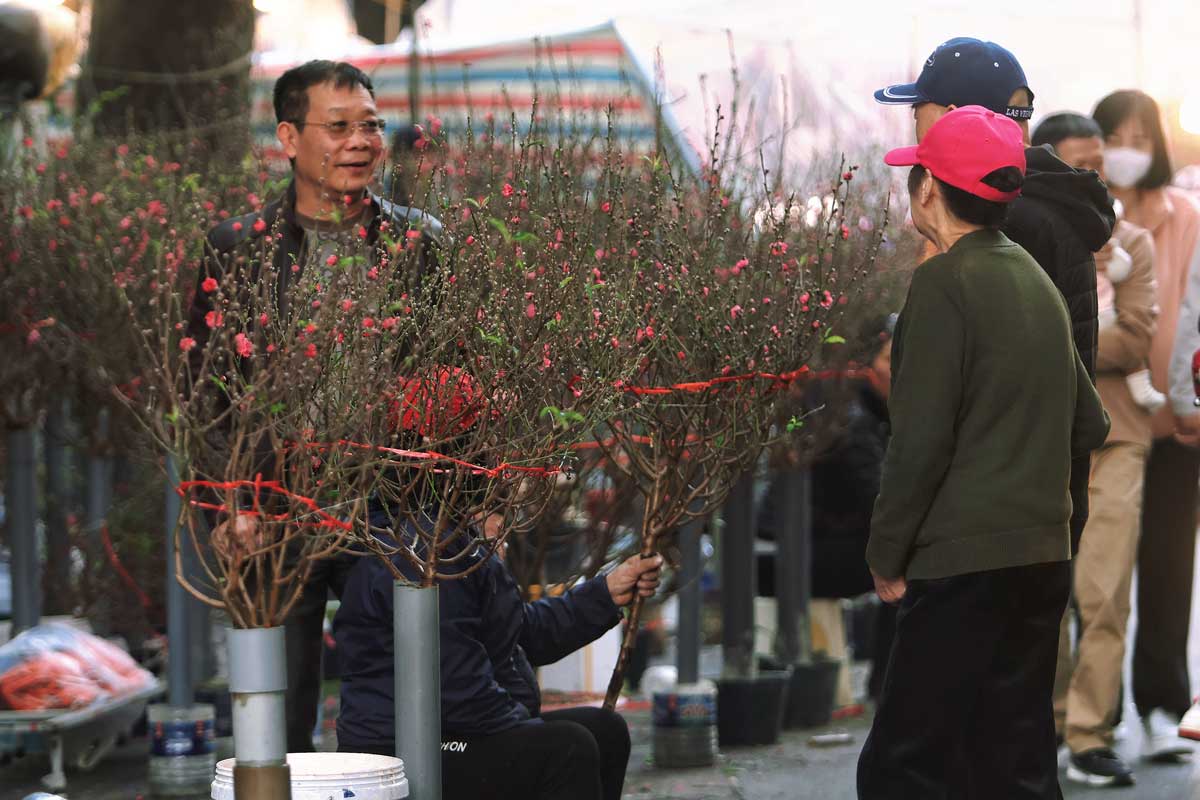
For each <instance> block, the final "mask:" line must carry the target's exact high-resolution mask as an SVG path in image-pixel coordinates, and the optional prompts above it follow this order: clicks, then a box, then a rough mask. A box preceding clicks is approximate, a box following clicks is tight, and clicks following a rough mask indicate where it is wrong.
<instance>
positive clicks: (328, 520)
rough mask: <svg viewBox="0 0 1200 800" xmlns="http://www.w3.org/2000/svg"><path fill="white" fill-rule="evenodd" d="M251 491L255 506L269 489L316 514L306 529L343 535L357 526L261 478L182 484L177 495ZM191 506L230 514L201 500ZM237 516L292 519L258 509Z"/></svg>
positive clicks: (315, 503) (278, 484)
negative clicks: (196, 491)
mask: <svg viewBox="0 0 1200 800" xmlns="http://www.w3.org/2000/svg"><path fill="white" fill-rule="evenodd" d="M248 487H253V489H254V504H255V505H256V506H257V505H258V493H259V492H260V491H261V490H263V489H266V490H267V491H268V492H273V493H275V494H279V495H283V496H284V497H286V498H288V499H289V500H295V501H296V502H298V503H300V504H301V505H302V506H305V507H306V508H308V510H309V511H311V512H312V513H313V514H315V515H316V516H317V520H316V521H315V522H305V523H302V524H304V525H307V526H311V527H314V528H336V529H338V530H343V531H350V530H353V529H354V526H353V525H351V524H350V523H349V522H344V521H342V520H340V519H338V518H337V517H334V516H331V515H330V514H328V513H327V512H326V511H325V510H324V509H322V508H321V507H320V506H319V505H317V501H316V500H314V499H312V498H311V497H305V496H304V495H302V494H296V493H295V492H291V491H288V490H287V489H286V488H284V486H283V484H281V483H280V482H279V481H264V480H263V479H262V478H255V479H254V480H252V481H180V482H179V487H178V488H177V489H176V490H175V491H177V492H178V493H179V495H180V496H181V497H184V496H186V494H187V492H188V491H189V490H190V489H193V488H204V489H215V490H217V491H229V490H231V489H245V488H248ZM188 503H189V504H191V505H192V506H193V507H195V508H205V509H208V510H210V511H228V510H229V509H228V508H227V507H226V506H225V505H224V504H223V503H222V504H217V503H206V502H204V501H202V500H189V501H188ZM238 515H239V516H244V517H262V518H264V519H269V520H273V521H276V522H280V521H283V520H285V519H288V518H289V517H290V516H291V515H290V514H287V513H283V514H266V513H264V512H262V511H260V510H258V509H255V510H241V509H239V510H238Z"/></svg>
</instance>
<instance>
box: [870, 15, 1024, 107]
mask: <svg viewBox="0 0 1200 800" xmlns="http://www.w3.org/2000/svg"><path fill="white" fill-rule="evenodd" d="M1022 89H1024V90H1025V94H1024V96H1023V98H1020V99H1023V100H1025V102H1024V104H1022V105H1014V104H1013V100H1014V96H1015V95H1016V94H1017V93H1018V92H1019V91H1020V90H1022ZM875 99H876V100H878V101H879V102H881V103H885V104H888V105H907V106H917V105H921V104H922V103H933V104H934V105H938V106H952V107H955V108H958V107H961V106H972V105H974V106H983V107H984V108H987V109H990V110H992V111H995V112H996V113H997V114H1004V115H1005V116H1007V117H1012V118H1013V119H1014V120H1016V121H1017V122H1021V121H1027V120H1029V119H1030V118H1031V117H1032V116H1033V92H1032V91H1030V89H1029V82H1028V81H1027V80H1026V79H1025V70H1023V69H1021V65H1020V63H1019V62H1018V61H1017V58H1016V56H1014V55H1013V54H1012V53H1010V52H1008V51H1007V50H1005V49H1004V48H1003V47H1001V46H1000V45H998V44H996V43H994V42H985V41H981V40H979V39H971V38H968V37H965V36H960V37H959V38H957V39H951V40H950V41H948V42H945V43H943V44H940V45H938V48H937V49H936V50H934V51H933V54H932V55H931V56H929V58H928V59H926V61H925V68H924V69H922V70H921V74H920V76H919V77H918V78H917V80H916V82H915V83H898V84H895V85H893V86H888V87H886V88H883V89H880V90H879V91H877V92H876V93H875Z"/></svg>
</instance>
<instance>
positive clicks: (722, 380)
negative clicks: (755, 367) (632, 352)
mask: <svg viewBox="0 0 1200 800" xmlns="http://www.w3.org/2000/svg"><path fill="white" fill-rule="evenodd" d="M862 374H863V373H862V371H861V370H855V369H849V370H833V369H831V370H826V371H824V372H815V373H814V372H813V371H812V370H810V369H809V368H808V367H807V366H804V367H801V368H800V369H797V370H792V371H791V372H784V373H779V374H777V373H774V372H747V373H744V374H742V375H722V376H720V377H719V378H711V379H709V380H706V381H691V382H689V383H676V384H672V385H671V386H630V385H628V384H625V383H619V384H618V385H617V388H618V389H624V390H625V391H627V392H629V393H630V394H640V395H665V394H674V393H675V392H703V391H707V390H709V389H712V388H715V387H717V386H720V385H722V384H726V383H739V382H742V381H753V380H766V381H771V383H773V384H774V386H773V387H772V388H779V387H780V386H783V385H785V384H788V383H793V382H794V381H798V380H800V379H801V378H804V379H808V380H812V379H816V380H830V379H832V378H858V377H861V376H862Z"/></svg>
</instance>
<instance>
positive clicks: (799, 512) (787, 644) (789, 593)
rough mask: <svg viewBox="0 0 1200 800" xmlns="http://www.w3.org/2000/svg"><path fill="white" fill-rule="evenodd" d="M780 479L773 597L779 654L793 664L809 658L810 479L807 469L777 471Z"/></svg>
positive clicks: (810, 578)
mask: <svg viewBox="0 0 1200 800" xmlns="http://www.w3.org/2000/svg"><path fill="white" fill-rule="evenodd" d="M775 479H776V480H778V481H782V482H783V486H782V487H780V488H781V489H782V491H780V492H779V493H778V496H779V498H780V500H781V506H780V508H779V523H778V526H777V528H776V540H775V541H776V544H777V545H778V548H779V549H778V552H777V553H776V556H775V599H776V607H777V613H778V631H779V653H778V655H779V658H780V660H781V661H782V662H783V663H784V664H795V663H798V662H801V661H807V660H809V658H811V655H812V653H811V650H812V639H811V637H810V636H809V635H808V601H809V595H810V594H811V591H812V590H811V586H812V568H811V561H812V557H811V552H812V541H811V540H812V503H811V499H812V498H811V492H812V480H811V475H810V473H809V472H808V470H799V469H789V470H784V471H781V472H779V473H778V474H777V475H776V478H775Z"/></svg>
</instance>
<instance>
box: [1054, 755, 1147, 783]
mask: <svg viewBox="0 0 1200 800" xmlns="http://www.w3.org/2000/svg"><path fill="white" fill-rule="evenodd" d="M1067 780H1071V781H1074V782H1075V783H1082V784H1086V785H1088V786H1132V785H1133V770H1131V769H1130V768H1129V766H1128V765H1127V764H1126V763H1125V762H1124V761H1122V760H1121V757H1120V756H1118V755H1117V754H1116V753H1114V752H1113V751H1112V750H1109V749H1108V748H1107V747H1097V748H1096V749H1094V750H1085V751H1083V752H1082V753H1071V760H1070V763H1068V764H1067Z"/></svg>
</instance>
